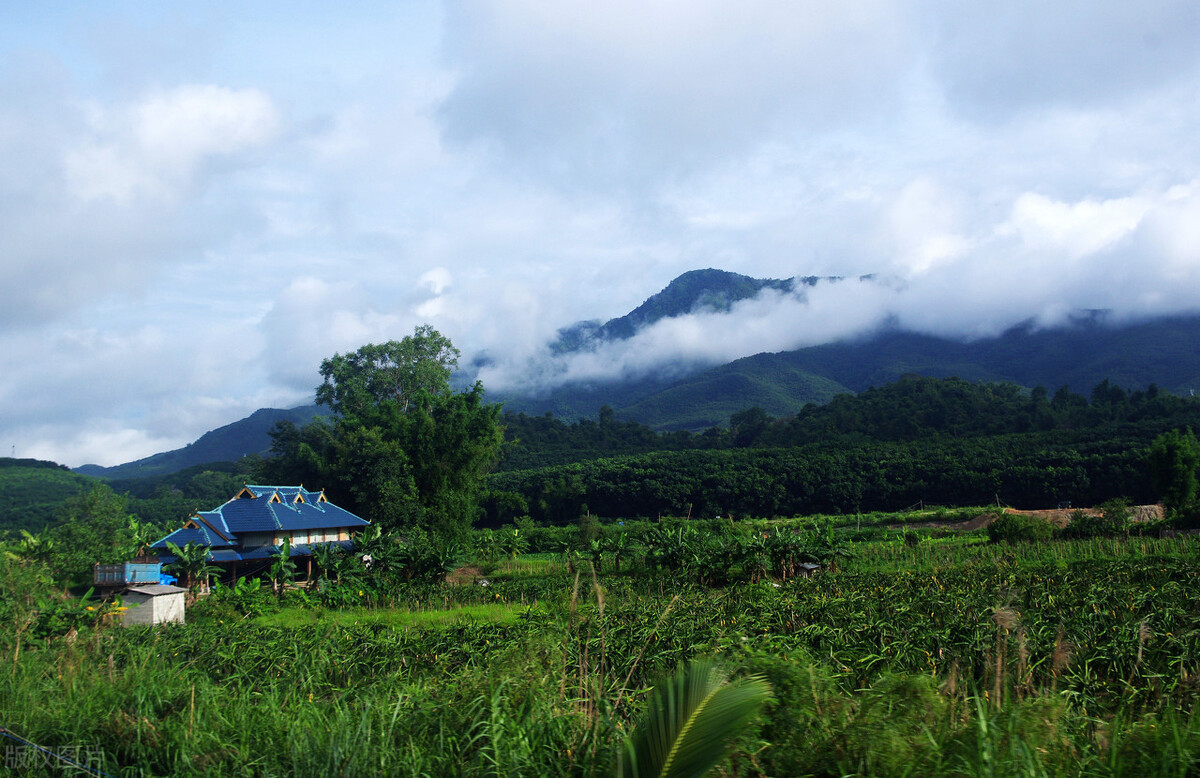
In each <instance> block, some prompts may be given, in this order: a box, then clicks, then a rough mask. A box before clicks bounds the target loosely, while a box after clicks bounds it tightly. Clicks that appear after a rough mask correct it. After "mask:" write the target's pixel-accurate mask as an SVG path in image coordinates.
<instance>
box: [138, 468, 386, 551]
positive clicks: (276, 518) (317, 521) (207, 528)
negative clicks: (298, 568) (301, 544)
mask: <svg viewBox="0 0 1200 778" xmlns="http://www.w3.org/2000/svg"><path fill="white" fill-rule="evenodd" d="M368 524H370V522H368V521H366V520H365V519H361V518H359V517H358V516H355V515H354V514H353V513H351V512H350V511H347V510H345V509H343V508H339V507H337V506H336V505H334V504H333V503H331V502H329V500H328V499H327V498H326V497H325V492H324V491H318V492H313V491H309V490H307V489H305V488H304V487H303V486H260V485H247V486H245V487H243V488H242V490H241V491H239V492H238V493H237V494H236V495H234V497H233V499H231V500H229V501H227V502H226V503H224V504H223V505H221V506H220V507H218V508H215V509H214V510H211V511H201V512H199V513H196V514H194V515H193V516H192V517H191V518H189V519H188V521H187V523H186V524H184V526H183V528H182V529H179V530H176V531H175V532H172V533H171V534H170V535H168V536H166V537H165V538H163V539H161V540H159V541H157V542H156V543H154V544H153V545H152V546H151V548H155V549H165V548H166V547H167V541H170V542H172V543H174V544H176V545H178V546H183V545H185V544H187V543H188V542H193V543H196V544H198V545H203V546H212V547H213V548H214V549H220V548H230V547H235V546H236V547H241V545H242V543H241V541H240V540H239V538H238V536H239V535H241V534H243V533H259V532H275V531H294V530H301V531H302V530H316V529H343V528H344V529H359V528H362V527H365V526H368ZM294 553H302V552H298V551H297V552H294Z"/></svg>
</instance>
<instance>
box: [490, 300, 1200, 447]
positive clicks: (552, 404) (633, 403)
mask: <svg viewBox="0 0 1200 778" xmlns="http://www.w3.org/2000/svg"><path fill="white" fill-rule="evenodd" d="M1198 343H1200V317H1197V316H1188V317H1172V318H1164V319H1157V320H1154V321H1149V322H1139V323H1135V324H1129V325H1124V326H1109V325H1107V324H1105V323H1104V322H1103V320H1102V318H1101V319H1099V320H1097V319H1094V318H1088V319H1084V320H1082V321H1079V322H1076V323H1074V324H1071V325H1069V326H1067V327H1063V328H1059V329H1045V330H1039V329H1035V328H1034V327H1032V326H1030V325H1023V326H1020V327H1015V328H1013V329H1011V330H1009V331H1008V332H1005V333H1004V334H1002V335H1000V336H998V337H994V338H982V339H979V340H974V341H969V342H963V341H957V340H951V339H948V338H938V337H933V336H930V335H919V334H916V333H911V332H902V331H885V332H881V333H876V334H875V335H873V336H871V337H868V338H863V339H860V340H855V341H847V342H840V343H830V344H826V345H821V346H813V347H811V348H805V349H799V350H797V351H785V352H779V353H774V354H756V355H754V356H751V357H746V358H743V359H739V360H736V361H734V362H730V363H728V364H725V365H720V366H718V367H714V368H710V369H708V370H704V371H701V372H699V373H696V374H694V375H690V376H686V377H683V378H678V379H675V380H671V381H658V382H655V381H653V380H652V379H642V380H640V381H639V382H638V383H637V384H634V385H632V386H633V387H635V388H636V391H635V392H633V393H630V392H629V391H628V390H627V389H628V387H629V386H630V385H625V384H613V385H609V386H596V385H588V386H571V385H567V386H563V387H560V388H558V389H556V390H554V391H552V392H549V393H547V394H546V395H544V396H541V397H510V398H504V399H505V407H506V408H508V409H509V410H513V411H521V412H524V413H527V414H531V415H533V414H538V415H540V414H543V413H545V412H546V411H551V412H553V413H554V414H556V415H559V416H564V417H566V418H568V419H574V418H588V417H594V416H595V415H596V413H597V412H598V411H599V409H600V407H601V406H602V405H605V404H607V405H610V406H612V408H613V409H614V410H615V411H616V414H617V416H618V418H622V419H633V420H636V421H639V422H642V423H644V424H647V425H649V426H651V427H653V428H655V429H660V430H671V429H690V430H702V429H705V428H707V427H710V426H712V425H713V424H722V423H724V422H725V420H726V419H728V418H729V416H730V415H731V414H732V413H734V412H736V411H738V410H742V409H745V408H748V407H751V406H755V405H757V406H759V407H761V408H763V409H764V410H766V411H768V412H769V413H771V414H772V415H785V414H789V413H796V412H798V411H800V410H801V409H802V408H803V407H804V406H805V405H807V404H809V403H817V404H820V403H825V402H828V401H829V400H830V399H831V398H832V397H833V396H835V395H837V394H840V393H846V392H861V391H864V390H866V389H868V388H870V387H872V386H882V385H885V384H888V383H891V382H893V381H895V380H897V379H898V378H900V377H901V376H903V375H906V374H917V375H925V376H932V377H939V378H946V377H952V376H953V377H958V378H962V379H965V380H968V381H994V382H1010V383H1014V384H1017V385H1019V386H1022V387H1025V388H1026V389H1032V388H1034V387H1036V386H1043V387H1046V388H1047V389H1049V390H1050V391H1054V390H1056V389H1058V388H1059V387H1062V386H1067V387H1069V388H1070V389H1071V390H1073V391H1075V392H1087V391H1090V390H1091V388H1092V387H1093V386H1095V385H1096V384H1098V383H1100V382H1101V381H1104V380H1109V381H1111V382H1112V383H1113V384H1116V385H1119V386H1123V387H1127V388H1131V389H1145V388H1147V387H1148V386H1149V385H1150V384H1156V385H1157V386H1158V387H1160V388H1161V389H1163V390H1166V391H1169V392H1172V393H1176V394H1190V393H1191V390H1192V389H1194V388H1200V349H1198V348H1197V346H1196V344H1198Z"/></svg>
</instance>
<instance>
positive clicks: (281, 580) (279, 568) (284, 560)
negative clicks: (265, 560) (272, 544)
mask: <svg viewBox="0 0 1200 778" xmlns="http://www.w3.org/2000/svg"><path fill="white" fill-rule="evenodd" d="M268 574H269V575H270V576H271V586H272V588H274V589H275V592H276V593H277V594H281V593H282V592H283V590H284V587H286V586H287V585H288V584H289V583H291V581H292V579H293V578H295V577H296V563H295V562H293V561H292V544H291V542H290V541H288V540H287V539H284V541H283V543H281V544H280V546H279V551H278V552H276V553H274V554H272V555H271V568H270V572H269V573H268Z"/></svg>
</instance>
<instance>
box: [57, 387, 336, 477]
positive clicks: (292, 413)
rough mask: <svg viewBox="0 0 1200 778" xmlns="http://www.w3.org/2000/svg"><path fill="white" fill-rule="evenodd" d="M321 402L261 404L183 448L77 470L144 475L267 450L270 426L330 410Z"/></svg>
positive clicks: (99, 474)
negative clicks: (280, 405)
mask: <svg viewBox="0 0 1200 778" xmlns="http://www.w3.org/2000/svg"><path fill="white" fill-rule="evenodd" d="M328 413H329V411H328V409H326V408H324V407H322V406H316V405H305V406H301V407H299V408H291V409H288V410H281V409H279V408H261V409H259V410H257V411H255V412H254V413H252V414H250V415H249V416H247V417H246V418H244V419H241V420H240V421H235V422H233V423H232V424H226V425H225V426H224V427H219V428H217V429H215V430H212V431H211V432H206V433H204V435H202V436H201V437H200V438H199V439H198V440H197V441H196V442H195V443H189V444H188V445H187V446H185V447H183V448H177V449H175V450H174V451H167V452H164V453H162V454H154V455H152V456H149V457H146V458H145V459H139V460H137V461H136V462H128V463H126V464H123V465H116V466H115V467H101V466H100V465H83V466H82V467H77V468H75V472H77V473H82V474H84V475H91V476H97V477H101V478H145V477H147V476H153V475H164V474H167V473H174V472H176V471H179V470H183V469H185V468H188V467H193V466H195V465H202V464H206V463H210V462H227V461H232V460H236V459H241V458H242V457H244V456H247V455H250V454H264V453H266V452H267V451H269V450H270V448H271V436H270V432H271V429H272V428H273V427H274V426H275V424H276V423H278V422H280V421H290V422H293V423H295V424H307V423H308V422H310V421H312V419H313V417H314V416H320V415H325V414H328Z"/></svg>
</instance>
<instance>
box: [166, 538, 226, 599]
mask: <svg viewBox="0 0 1200 778" xmlns="http://www.w3.org/2000/svg"><path fill="white" fill-rule="evenodd" d="M167 549H168V550H169V551H170V552H171V553H172V554H174V555H175V561H174V562H172V563H170V564H169V565H167V567H166V569H167V571H168V572H172V573H179V575H180V576H181V577H182V578H183V580H184V586H185V587H187V589H188V590H189V591H190V590H191V589H192V588H193V587H196V586H200V587H206V586H207V585H208V578H209V576H211V575H212V574H213V573H219V572H220V571H221V568H219V567H217V566H216V565H210V564H209V563H208V554H209V551H210V547H209V546H201V545H198V544H196V543H193V542H190V541H189V542H188V543H187V544H186V545H184V546H183V548H180V547H179V546H177V545H175V544H174V543H172V542H171V541H169V540H168V541H167Z"/></svg>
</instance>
